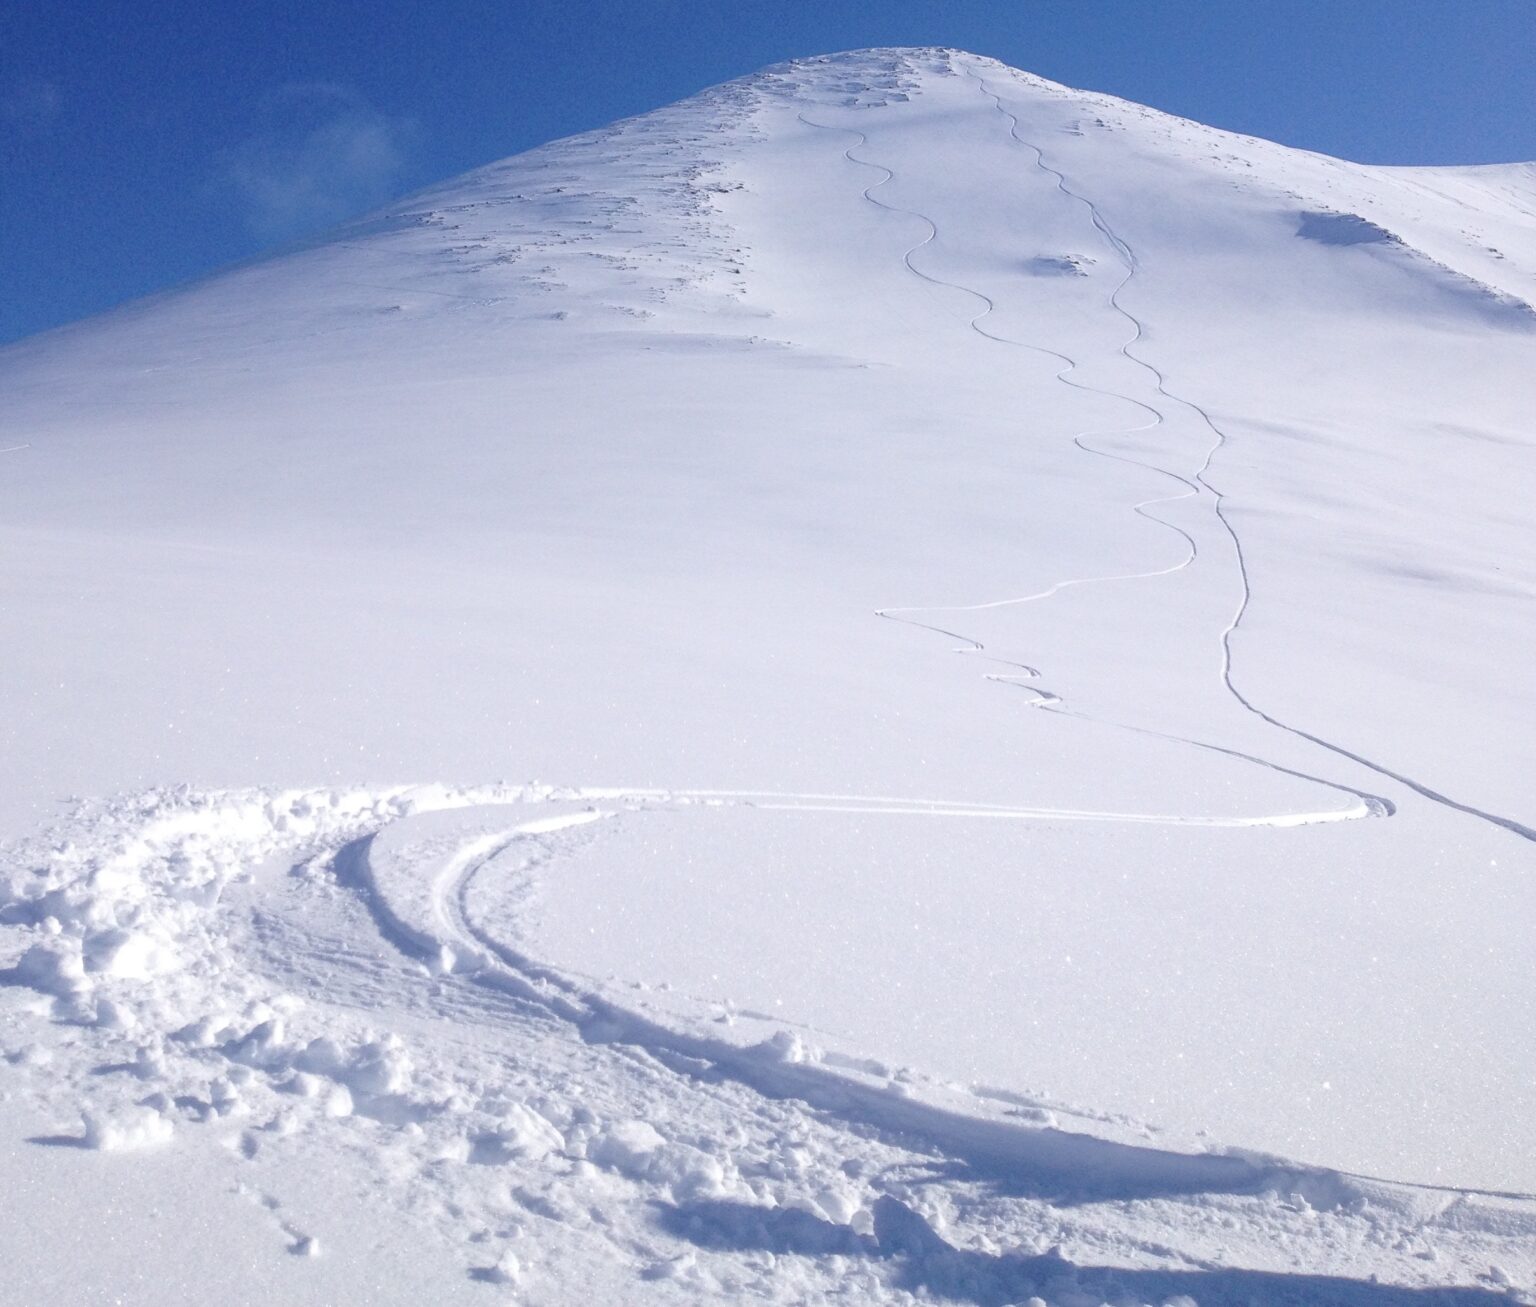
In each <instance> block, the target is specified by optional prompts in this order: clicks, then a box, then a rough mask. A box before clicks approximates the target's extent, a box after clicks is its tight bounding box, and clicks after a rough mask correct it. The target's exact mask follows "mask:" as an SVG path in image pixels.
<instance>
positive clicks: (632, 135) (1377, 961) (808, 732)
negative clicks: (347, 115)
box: [0, 50, 1536, 1307]
mask: <svg viewBox="0 0 1536 1307" xmlns="http://www.w3.org/2000/svg"><path fill="white" fill-rule="evenodd" d="M1533 215H1536V168H1533V167H1532V166H1530V165H1510V166H1501V167H1488V168H1461V169H1389V168H1368V167H1361V166H1357V165H1353V164H1348V163H1343V162H1340V161H1338V160H1333V159H1328V158H1325V157H1322V156H1318V155H1311V154H1306V153H1302V152H1297V151H1293V150H1288V149H1284V148H1282V147H1279V146H1276V145H1273V144H1270V143H1267V142H1263V141H1257V140H1253V139H1249V138H1243V137H1235V136H1232V135H1229V134H1226V133H1222V132H1218V131H1214V130H1212V129H1209V128H1205V127H1202V126H1199V125H1197V124H1194V123H1189V122H1184V121H1181V120H1177V119H1172V118H1169V117H1167V116H1165V115H1162V114H1159V113H1155V112H1153V111H1151V110H1147V109H1143V108H1140V107H1138V106H1135V105H1130V104H1126V103H1124V102H1121V101H1117V100H1113V99H1110V98H1108V97H1104V96H1099V95H1092V94H1086V93H1082V92H1077V91H1072V90H1069V89H1067V88H1064V87H1060V86H1057V85H1054V84H1052V83H1049V82H1045V81H1042V80H1040V79H1038V78H1035V77H1032V76H1029V75H1027V74H1023V73H1019V72H1016V71H1014V70H1011V69H1008V68H1005V67H1003V66H1002V65H999V64H997V63H995V62H993V61H990V60H987V59H983V58H978V57H975V56H971V55H966V54H961V53H957V52H951V51H934V50H921V51H867V52H861V53H857V54H853V55H842V56H833V57H829V58H825V59H815V60H804V61H798V62H796V63H793V64H787V65H782V66H779V67H776V68H773V69H769V70H767V71H766V72H764V73H762V74H759V75H757V76H755V77H751V78H746V79H743V80H741V81H738V82H733V83H730V84H727V85H725V86H722V87H719V88H716V89H714V90H712V91H708V92H705V93H704V94H702V95H700V96H697V97H694V98H693V99H691V100H688V101H684V102H682V103H681V104H678V105H675V106H672V107H670V108H667V109H664V110H660V111H658V112H656V113H653V114H649V115H646V116H644V117H641V118H637V119H632V120H628V121H626V122H622V123H618V124H615V125H614V126H613V127H611V128H608V129H605V130H604V131H601V132H596V133H591V134H588V135H585V136H578V137H573V138H570V139H568V140H564V141H559V142H555V143H553V144H552V145H549V146H546V147H543V148H542V149H540V150H535V151H533V152H531V153H529V154H526V155H522V156H519V157H517V158H514V159H510V160H507V161H505V162H503V163H499V164H494V165H491V166H490V167H487V168H484V169H481V170H479V171H477V172H475V173H472V174H469V175H467V176H465V177H462V178H458V179H455V180H454V181H451V182H447V183H444V184H443V185H441V186H439V187H436V188H433V189H432V190H429V191H427V192H423V193H421V194H419V195H416V196H413V197H410V198H408V199H407V200H404V201H402V202H400V203H399V204H397V205H394V206H391V207H390V208H388V209H387V210H384V211H382V212H380V213H378V214H376V215H374V216H372V217H371V218H369V219H367V220H365V221H363V222H360V223H356V224H353V225H351V226H349V227H346V228H343V229H341V230H339V231H338V232H335V233H332V234H331V235H330V236H328V237H327V238H325V239H323V240H321V241H319V242H316V243H314V244H313V245H310V246H308V247H305V248H301V249H296V250H293V251H291V252H289V253H287V254H285V255H283V256H282V257H279V258H276V259H273V260H270V261H267V262H264V263H259V264H255V265H251V266H247V267H243V268H239V269H236V270H233V271H231V272H228V273H226V274H223V275H221V276H220V277H217V278H214V279H212V280H209V281H207V282H204V283H201V284H199V285H195V286H192V287H189V288H186V289H183V290H180V291H177V292H174V293H171V294H168V295H165V296H160V297H157V298H155V299H152V300H148V301H144V302H142V303H139V304H136V305H132V306H129V307H127V308H125V309H122V310H119V311H117V312H115V313H112V314H108V315H105V316H103V317H101V318H98V319H94V320H92V321H90V322H86V323H83V324H79V325H77V326H74V327H70V328H66V329H63V330H60V331H56V332H51V333H47V334H45V335H43V336H39V337H36V338H34V339H32V340H30V341H26V342H23V343H21V344H19V345H16V346H13V347H11V348H10V349H8V350H6V351H5V352H4V353H0V387H3V393H4V396H5V401H6V402H5V411H4V430H3V431H0V449H3V451H4V452H3V454H0V479H3V483H4V486H5V503H6V509H5V512H4V514H3V520H0V577H3V587H4V601H3V610H0V611H3V613H4V619H3V620H4V624H5V626H4V631H5V637H6V639H5V645H6V659H5V675H4V676H3V677H0V754H3V756H4V758H5V759H6V763H7V766H6V769H5V782H6V783H5V785H4V786H3V787H0V834H3V835H5V836H7V837H8V843H7V844H6V845H5V846H4V849H5V852H4V856H3V861H0V979H3V980H4V982H5V984H4V987H3V988H0V1054H3V1057H4V1061H3V1063H0V1093H3V1110H0V1124H3V1125H4V1127H5V1128H4V1131H3V1132H0V1166H3V1168H4V1169H3V1174H4V1176H5V1185H6V1194H7V1210H8V1213H9V1217H8V1219H7V1220H6V1222H5V1223H4V1227H3V1233H0V1249H3V1250H4V1253H5V1256H4V1258H3V1261H0V1265H3V1267H4V1269H3V1270H0V1298H5V1299H6V1300H14V1301H18V1302H37V1301H60V1302H64V1301H69V1302H74V1301H98V1300H100V1301H124V1302H143V1303H157V1304H162V1303H173V1302H187V1303H194V1302H197V1303H201V1302H206V1301H210V1300H214V1299H222V1300H226V1301H242V1302H257V1301H273V1300H284V1301H297V1302H316V1303H318V1302H335V1301H355V1302H386V1301H398V1302H419V1301H425V1300H432V1301H444V1302H449V1301H452V1302H457V1301H464V1302H472V1303H480V1302H492V1301H503V1302H504V1301H509V1300H511V1301H520V1302H521V1301H526V1302H529V1303H548V1304H553V1303H573V1304H574V1303H588V1302H594V1301H607V1302H649V1301H655V1302H679V1303H681V1302H703V1301H721V1300H726V1301H733V1300H747V1299H761V1300H764V1301H772V1302H807V1301H822V1300H827V1299H833V1298H838V1297H841V1298H843V1299H846V1300H848V1301H854V1302H891V1303H901V1302H912V1301H931V1300H934V1299H941V1300H958V1301H961V1302H970V1303H978V1304H1003V1303H1026V1302H1045V1303H1050V1304H1061V1305H1062V1307H1078V1305H1079V1304H1085V1305H1086V1307H1094V1304H1098V1303H1101V1302H1111V1303H1116V1304H1119V1303H1158V1304H1168V1305H1169V1307H1174V1305H1179V1307H1182V1305H1183V1304H1185V1303H1188V1302H1195V1303H1199V1304H1212V1303H1243V1304H1246V1303H1250V1302H1281V1301H1285V1302H1325V1301H1326V1302H1343V1303H1350V1304H1356V1305H1359V1307H1407V1305H1408V1304H1410V1303H1416V1302H1420V1301H1439V1302H1455V1303H1468V1304H1470V1303H1481V1302H1488V1303H1492V1302H1495V1301H1508V1300H1511V1299H1513V1300H1516V1301H1531V1300H1532V1299H1533V1295H1536V1206H1533V1200H1532V1198H1531V1197H1530V1191H1531V1190H1533V1189H1536V1162H1533V1160H1532V1159H1533V1158H1536V1127H1533V1122H1536V1059H1533V1054H1532V1052H1531V1050H1532V1049H1533V1048H1536V999H1533V997H1532V995H1533V994H1536V953H1533V950H1532V949H1531V946H1530V939H1531V936H1532V928H1533V925H1536V897H1533V896H1536V889H1533V885H1536V878H1533V875H1532V873H1533V871H1536V860H1533V856H1532V844H1533V841H1536V810H1533V809H1532V807H1531V803H1530V784H1529V778H1530V775H1531V772H1532V764H1533V761H1536V759H1533V756H1532V740H1533V738H1536V737H1533V733H1532V731H1531V724H1532V722H1533V721H1536V679H1533V678H1532V677H1531V675H1530V674H1529V672H1521V671H1520V670H1519V669H1520V668H1521V667H1523V666H1526V664H1527V663H1528V661H1529V649H1530V646H1531V644H1532V636H1533V635H1536V620H1533V609H1532V601H1533V597H1536V591H1533V587H1536V540H1533V536H1532V526H1531V515H1530V505H1531V503H1532V502H1536V470H1533V468H1536V464H1533V462H1532V457H1531V454H1532V436H1531V434H1530V429H1529V414H1530V413H1531V411H1532V409H1533V404H1536V367H1533V362H1536V310H1533V308H1532V305H1531V300H1532V296H1533V293H1536V216H1533ZM503 778H504V779H503ZM535 778H537V779H535ZM1426 1295H1430V1296H1426Z"/></svg>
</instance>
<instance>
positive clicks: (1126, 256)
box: [966, 70, 1536, 842]
mask: <svg viewBox="0 0 1536 1307" xmlns="http://www.w3.org/2000/svg"><path fill="white" fill-rule="evenodd" d="M966 76H968V77H970V78H972V80H974V81H975V82H976V84H977V86H978V88H979V89H980V90H981V92H982V94H983V95H985V96H986V97H987V98H988V99H990V100H991V101H992V103H993V106H994V107H995V108H996V109H997V111H998V113H999V114H1001V115H1002V116H1003V117H1004V118H1006V119H1007V120H1008V124H1009V128H1008V130H1009V135H1010V136H1011V137H1012V139H1013V140H1015V141H1017V142H1018V143H1019V144H1020V145H1022V146H1024V147H1025V148H1026V149H1028V150H1030V151H1032V152H1033V154H1034V156H1035V162H1036V164H1037V166H1038V167H1039V168H1041V169H1042V170H1043V171H1044V172H1046V173H1049V174H1050V175H1051V176H1052V177H1053V178H1055V180H1056V185H1057V187H1058V189H1059V190H1060V191H1061V193H1062V194H1063V195H1065V196H1067V197H1068V198H1070V199H1072V200H1075V201H1076V202H1077V203H1078V204H1080V205H1082V206H1083V207H1084V209H1086V210H1087V213H1088V216H1089V220H1090V221H1091V222H1092V224H1093V227H1094V229H1095V230H1096V231H1097V232H1098V233H1099V234H1100V236H1101V237H1102V238H1103V240H1104V242H1105V244H1106V245H1108V246H1109V248H1110V249H1111V251H1112V252H1113V253H1114V254H1115V256H1116V257H1117V258H1118V259H1119V260H1120V261H1121V263H1122V265H1123V266H1124V268H1125V276H1124V277H1123V278H1122V279H1121V281H1120V284H1119V285H1118V286H1117V287H1116V288H1115V290H1114V292H1113V293H1112V294H1111V295H1110V304H1111V305H1112V307H1113V308H1114V309H1115V311H1116V312H1118V313H1119V314H1120V315H1121V316H1122V317H1124V318H1125V320H1126V322H1127V323H1128V324H1129V325H1130V326H1131V328H1132V330H1133V335H1132V337H1131V339H1130V340H1129V341H1128V342H1127V343H1126V344H1125V345H1124V346H1122V347H1121V351H1120V352H1121V353H1122V354H1123V355H1124V356H1125V357H1126V358H1127V359H1129V360H1130V361H1131V362H1133V363H1135V364H1136V365H1138V366H1139V367H1141V368H1143V369H1145V371H1146V372H1147V373H1148V374H1149V375H1150V376H1151V378H1152V379H1153V382H1154V384H1155V385H1156V387H1157V391H1158V394H1160V395H1162V396H1164V397H1165V398H1166V399H1168V400H1170V401H1171V402H1172V403H1175V404H1178V405H1180V406H1182V407H1183V408H1185V409H1186V410H1188V411H1189V412H1190V413H1192V414H1194V415H1195V417H1196V418H1197V419H1198V420H1199V421H1200V422H1201V423H1203V424H1204V426H1205V427H1206V429H1207V430H1209V431H1210V433H1211V435H1212V443H1211V446H1210V448H1209V450H1208V451H1207V453H1206V457H1205V459H1204V461H1203V462H1202V463H1201V465H1200V467H1199V468H1198V469H1197V470H1196V471H1195V472H1194V473H1193V474H1192V480H1193V482H1194V483H1195V484H1196V485H1197V486H1198V487H1199V489H1200V490H1202V491H1204V492H1207V493H1209V495H1210V497H1211V502H1212V508H1213V512H1214V515H1215V518H1216V520H1217V522H1218V523H1219V524H1220V526H1221V529H1222V531H1223V533H1224V534H1225V536H1226V538H1227V540H1228V541H1229V543H1230V546H1231V550H1232V555H1233V558H1234V560H1235V562H1236V568H1237V575H1238V579H1239V584H1240V595H1239V599H1238V604H1237V608H1236V610H1235V611H1234V612H1233V614H1232V617H1231V620H1230V621H1229V622H1228V623H1227V625H1226V627H1225V629H1224V630H1223V631H1222V636H1221V649H1222V668H1221V676H1222V683H1223V685H1224V686H1225V688H1226V690H1227V692H1228V693H1229V694H1230V695H1231V696H1232V698H1233V699H1234V700H1235V701H1236V702H1237V703H1238V704H1239V705H1240V706H1241V707H1242V708H1243V709H1244V710H1245V711H1246V712H1248V713H1250V714H1252V715H1253V716H1254V717H1256V718H1258V719H1259V720H1260V721H1262V722H1264V723H1266V724H1267V725H1269V726H1271V727H1274V728H1275V729H1276V730H1280V731H1283V732H1285V733H1286V734H1288V735H1291V736H1293V737H1295V738H1296V739H1299V740H1303V741H1305V742H1306V743H1308V744H1312V745H1315V746H1317V747H1318V748H1322V749H1325V750H1327V751H1328V752H1330V753H1333V754H1335V755H1337V756H1338V757H1341V758H1344V759H1347V760H1348V761H1350V762H1352V763H1355V764H1357V765H1358V766H1361V767H1364V768H1366V769H1367V770H1368V771H1371V772H1374V773H1376V774H1377V775H1378V776H1384V777H1386V778H1387V779H1389V780H1392V781H1396V782H1397V783H1398V784H1400V785H1402V786H1404V787H1405V788H1407V789H1409V790H1411V791H1413V792H1414V793H1415V794H1418V795H1419V796H1420V797H1422V798H1425V799H1428V800H1429V801H1430V802H1432V803H1435V804H1438V805H1440V806H1442V807H1445V808H1448V809H1450V810H1452V811H1455V812H1459V813H1462V814H1464V815H1466V816H1470V817H1474V818H1477V819H1478V820H1481V821H1484V822H1487V823H1489V824H1490V825H1493V826H1495V827H1498V828H1499V829H1501V830H1505V831H1508V832H1509V833H1510V834H1512V835H1515V836H1518V837H1519V838H1521V839H1524V840H1528V841H1532V842H1536V828H1533V827H1531V826H1529V825H1527V824H1525V823H1524V822H1520V821H1518V820H1515V819H1514V818H1511V817H1506V816H1503V815H1501V814H1498V813H1494V812H1490V811H1488V810H1486V809H1483V808H1479V807H1476V806H1475V805H1473V804H1469V803H1464V802H1462V801H1460V800H1458V799H1454V798H1451V797H1450V796H1448V795H1446V794H1444V793H1442V792H1440V791H1438V790H1436V789H1434V788H1432V787H1431V786H1429V785H1427V784H1425V783H1424V782H1422V781H1419V780H1416V779H1415V778H1413V777H1411V776H1409V775H1407V774H1405V773H1404V772H1401V771H1399V770H1397V769H1395V768H1392V767H1389V766H1387V765H1386V764H1384V763H1381V762H1378V761H1376V760H1374V759H1372V758H1369V757H1367V756H1365V755H1364V754H1361V753H1358V752H1356V751H1354V750H1352V749H1349V748H1346V747H1345V746H1344V745H1341V744H1338V743H1336V742H1335V741H1333V740H1330V739H1328V738H1326V737H1325V736H1322V735H1318V734H1316V733H1314V732H1311V731H1307V730H1304V729H1303V728H1301V727H1298V726H1295V725H1293V724H1291V723H1290V722H1287V721H1285V720H1283V719H1281V718H1279V717H1277V716H1275V715H1274V714H1273V713H1271V712H1269V711H1267V710H1265V709H1264V708H1261V707H1260V706H1259V705H1258V704H1256V703H1255V702H1254V701H1253V700H1252V699H1251V698H1250V697H1249V696H1248V695H1247V694H1245V693H1244V692H1243V690H1242V689H1241V688H1240V687H1239V686H1238V684H1237V682H1236V679H1235V677H1234V672H1233V661H1234V660H1233V638H1234V637H1235V635H1236V634H1237V632H1238V630H1239V628H1240V627H1241V625H1242V622H1243V618H1244V617H1245V616H1246V615H1247V613H1248V609H1249V607H1250V605H1251V604H1252V601H1253V585H1252V576H1251V571H1250V568H1249V565H1248V557H1247V554H1246V552H1245V550H1244V548H1243V542H1242V538H1241V536H1240V535H1239V534H1238V532H1237V529H1236V528H1235V527H1234V526H1233V524H1232V520H1231V516H1230V514H1229V513H1228V510H1227V502H1226V501H1227V496H1226V495H1225V493H1224V492H1223V491H1221V490H1220V489H1219V488H1218V487H1217V486H1216V485H1215V484H1214V483H1213V482H1212V481H1211V479H1210V472H1211V466H1212V463H1213V462H1214V460H1215V458H1216V456H1217V455H1218V454H1219V453H1220V452H1221V451H1222V450H1223V449H1224V448H1226V446H1227V444H1228V443H1229V437H1228V435H1227V433H1226V431H1224V430H1223V429H1222V427H1221V426H1220V425H1219V424H1218V423H1217V422H1216V420H1215V419H1214V418H1213V417H1212V416H1211V414H1210V412H1209V410H1208V409H1206V408H1204V407H1203V406H1202V405H1200V404H1199V403H1197V402H1196V401H1194V400H1192V399H1189V398H1187V397H1185V396H1183V395H1181V394H1178V393H1177V392H1175V391H1173V390H1172V389H1170V388H1169V385H1168V378H1167V376H1166V375H1165V374H1164V373H1163V371H1162V370H1161V369H1160V368H1158V367H1157V365H1156V364H1154V363H1153V362H1151V361H1150V360H1149V359H1146V358H1144V357H1142V356H1141V355H1140V354H1138V353H1135V352H1133V348H1132V347H1133V346H1135V345H1136V344H1137V342H1139V341H1140V340H1141V339H1142V338H1143V337H1144V336H1145V334H1146V326H1145V323H1144V322H1143V321H1142V320H1141V319H1140V318H1139V317H1137V316H1136V315H1135V314H1134V313H1132V312H1131V311H1130V310H1129V309H1127V308H1126V307H1125V305H1124V304H1123V303H1122V302H1121V298H1120V297H1121V292H1122V291H1123V290H1124V289H1125V288H1126V286H1127V285H1129V283H1130V281H1131V279H1132V278H1133V277H1134V275H1135V273H1136V271H1137V266H1138V260H1137V257H1136V252H1135V250H1134V249H1133V248H1132V247H1131V245H1130V244H1129V243H1128V242H1127V241H1126V240H1125V239H1124V238H1123V237H1121V236H1120V235H1119V234H1118V233H1117V232H1116V231H1115V229H1114V227H1113V226H1112V225H1111V224H1110V222H1109V220H1108V219H1107V218H1106V217H1105V216H1104V214H1103V212H1102V211H1101V210H1100V208H1099V207H1098V205H1097V204H1095V203H1094V202H1093V201H1092V200H1091V199H1089V198H1088V197H1087V196H1086V195H1084V194H1082V193H1081V192H1079V191H1077V190H1075V189H1073V187H1072V186H1071V185H1070V184H1069V183H1068V181H1067V178H1066V176H1065V174H1064V173H1062V172H1061V171H1060V170H1059V169H1057V168H1054V167H1052V166H1051V165H1050V164H1049V163H1047V162H1046V158H1045V154H1044V152H1043V150H1042V149H1041V148H1040V146H1038V145H1037V144H1035V143H1034V142H1033V141H1030V140H1027V139H1026V138H1025V137H1023V136H1021V135H1019V119H1018V116H1017V115H1016V114H1014V113H1013V112H1011V111H1010V110H1009V109H1007V108H1006V107H1005V106H1004V104H1003V101H1002V98H1001V97H1000V96H999V95H997V94H996V93H995V92H994V91H993V90H992V89H991V88H990V87H989V86H988V85H987V82H986V80H985V78H982V77H980V76H979V75H977V74H976V73H974V72H971V71H970V70H966ZM1323 783H1324V784H1327V783H1328V782H1323ZM1357 792H1358V791H1357ZM1377 802H1379V803H1382V804H1384V805H1385V812H1384V813H1383V814H1382V815H1390V814H1391V812H1392V811H1393V810H1394V807H1393V805H1392V804H1391V803H1390V802H1389V801H1387V800H1384V799H1377Z"/></svg>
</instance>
